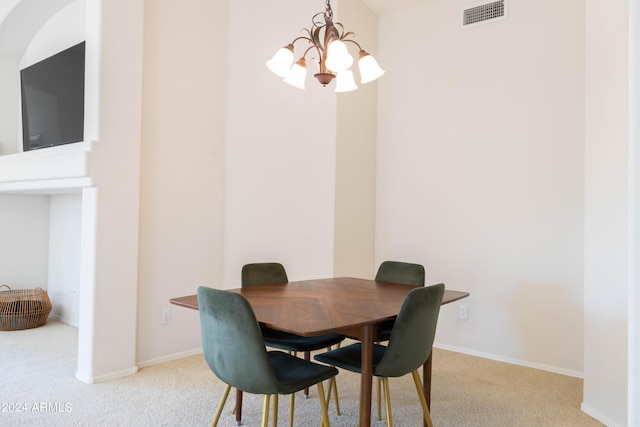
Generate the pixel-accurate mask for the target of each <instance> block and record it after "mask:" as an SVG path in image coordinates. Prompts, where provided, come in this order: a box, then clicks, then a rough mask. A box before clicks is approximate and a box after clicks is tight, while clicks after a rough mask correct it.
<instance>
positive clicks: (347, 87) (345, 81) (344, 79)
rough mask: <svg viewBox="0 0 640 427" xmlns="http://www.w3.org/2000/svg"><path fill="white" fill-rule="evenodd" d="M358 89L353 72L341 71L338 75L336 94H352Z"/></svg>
mask: <svg viewBox="0 0 640 427" xmlns="http://www.w3.org/2000/svg"><path fill="white" fill-rule="evenodd" d="M356 89H358V86H356V82H355V80H354V78H353V72H352V71H351V70H345V71H340V72H338V74H337V75H336V92H351V91H352V90H356Z"/></svg>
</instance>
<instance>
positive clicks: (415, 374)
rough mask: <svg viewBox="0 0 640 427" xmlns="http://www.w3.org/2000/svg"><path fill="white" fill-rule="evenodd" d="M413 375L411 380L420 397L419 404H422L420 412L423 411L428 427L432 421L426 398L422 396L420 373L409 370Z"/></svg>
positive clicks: (431, 424) (431, 426)
mask: <svg viewBox="0 0 640 427" xmlns="http://www.w3.org/2000/svg"><path fill="white" fill-rule="evenodd" d="M411 375H412V376H413V382H414V383H415V385H416V390H418V397H419V398H420V404H421V405H422V412H423V413H424V420H425V421H426V422H427V426H428V427H433V421H432V420H431V413H430V412H429V407H428V406H427V399H425V397H424V391H423V390H422V382H421V381H420V374H418V371H417V370H415V371H413V372H411Z"/></svg>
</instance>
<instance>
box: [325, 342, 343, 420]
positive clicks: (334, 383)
mask: <svg viewBox="0 0 640 427" xmlns="http://www.w3.org/2000/svg"><path fill="white" fill-rule="evenodd" d="M336 348H340V343H338V344H336ZM331 350H332V348H331V347H327V351H331ZM332 391H333V398H334V399H335V400H336V413H337V414H338V415H342V413H341V412H340V399H339V398H338V382H337V381H336V377H332V378H331V379H330V380H329V391H327V407H329V404H330V403H331V392H332Z"/></svg>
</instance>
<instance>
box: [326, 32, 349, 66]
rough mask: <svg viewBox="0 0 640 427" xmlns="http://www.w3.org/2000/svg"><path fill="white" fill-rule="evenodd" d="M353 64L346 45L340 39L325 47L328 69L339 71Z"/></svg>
mask: <svg viewBox="0 0 640 427" xmlns="http://www.w3.org/2000/svg"><path fill="white" fill-rule="evenodd" d="M352 64H353V57H352V56H351V55H349V52H348V50H347V45H346V44H344V42H342V41H340V40H334V41H332V42H331V43H329V47H328V48H327V62H326V64H325V65H326V66H327V68H328V69H329V70H331V71H334V72H336V73H339V72H340V71H344V70H348V69H349V67H351V65H352Z"/></svg>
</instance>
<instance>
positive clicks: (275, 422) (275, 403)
mask: <svg viewBox="0 0 640 427" xmlns="http://www.w3.org/2000/svg"><path fill="white" fill-rule="evenodd" d="M271 424H272V425H273V427H278V395H277V394H274V395H273V420H272V422H271Z"/></svg>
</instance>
